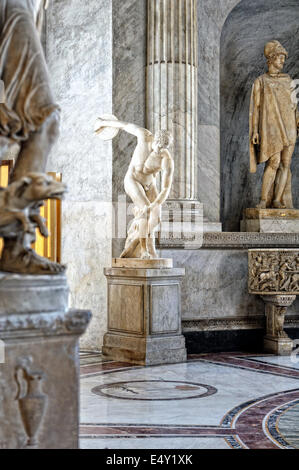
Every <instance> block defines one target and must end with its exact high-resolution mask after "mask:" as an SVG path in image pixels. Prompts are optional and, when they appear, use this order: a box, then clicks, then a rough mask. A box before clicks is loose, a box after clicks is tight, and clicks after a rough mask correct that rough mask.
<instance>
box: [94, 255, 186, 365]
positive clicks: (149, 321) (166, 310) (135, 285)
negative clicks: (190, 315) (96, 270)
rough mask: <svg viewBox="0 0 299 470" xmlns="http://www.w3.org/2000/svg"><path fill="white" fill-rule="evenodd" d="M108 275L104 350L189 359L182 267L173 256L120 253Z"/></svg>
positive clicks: (128, 358)
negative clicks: (131, 256) (183, 329)
mask: <svg viewBox="0 0 299 470" xmlns="http://www.w3.org/2000/svg"><path fill="white" fill-rule="evenodd" d="M104 272H105V275H106V277H107V280H108V332H107V333H106V334H105V336H104V346H103V354H105V355H107V356H109V357H110V358H112V359H114V360H118V361H124V362H131V363H134V364H141V365H154V364H164V363H177V362H184V361H186V348H185V338H184V337H183V335H182V332H181V294H180V281H181V279H182V277H183V276H184V275H185V270H184V269H182V268H173V267H172V260H170V259H160V260H141V259H115V260H113V263H112V268H106V269H105V271H104Z"/></svg>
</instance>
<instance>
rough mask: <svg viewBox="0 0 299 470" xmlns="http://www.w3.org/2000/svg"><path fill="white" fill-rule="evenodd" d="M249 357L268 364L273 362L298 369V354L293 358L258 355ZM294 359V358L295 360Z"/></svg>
mask: <svg viewBox="0 0 299 470" xmlns="http://www.w3.org/2000/svg"><path fill="white" fill-rule="evenodd" d="M298 354H299V352H298ZM251 359H253V360H257V361H262V362H266V363H268V364H275V365H278V366H281V367H291V369H299V355H297V356H296V357H294V358H293V359H292V357H289V356H259V357H258V358H256V357H252V358H251ZM294 359H295V360H296V362H295V360H294Z"/></svg>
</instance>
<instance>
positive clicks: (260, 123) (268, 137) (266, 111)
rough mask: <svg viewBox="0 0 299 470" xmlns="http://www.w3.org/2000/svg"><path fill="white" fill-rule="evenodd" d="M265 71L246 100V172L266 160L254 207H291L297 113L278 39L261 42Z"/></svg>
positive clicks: (297, 124)
mask: <svg viewBox="0 0 299 470" xmlns="http://www.w3.org/2000/svg"><path fill="white" fill-rule="evenodd" d="M264 53H265V57H266V59H267V61H268V68H269V70H268V73H266V74H264V75H261V76H260V77H259V78H257V79H256V81H255V83H254V85H253V90H252V95H251V103H250V172H251V173H255V172H256V169H257V164H258V163H264V162H266V167H265V171H264V176H263V185H262V194H261V200H260V203H259V204H258V206H257V208H259V209H266V208H267V207H269V208H275V209H284V208H289V209H291V208H293V202H292V189H291V178H292V175H291V170H290V166H291V160H292V156H293V153H294V149H295V144H296V139H297V129H298V127H299V115H298V111H297V105H296V104H295V103H294V102H293V100H292V92H293V89H292V79H291V77H290V76H289V75H287V74H284V73H282V70H283V67H284V64H285V60H286V58H287V57H288V53H287V51H286V50H285V49H284V47H283V46H282V45H281V44H280V43H279V42H278V41H270V42H268V43H267V44H266V46H265V50H264Z"/></svg>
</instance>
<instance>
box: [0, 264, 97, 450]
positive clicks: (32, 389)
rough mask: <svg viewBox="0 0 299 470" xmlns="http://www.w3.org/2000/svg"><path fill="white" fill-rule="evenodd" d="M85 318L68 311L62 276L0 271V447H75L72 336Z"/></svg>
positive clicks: (76, 383)
mask: <svg viewBox="0 0 299 470" xmlns="http://www.w3.org/2000/svg"><path fill="white" fill-rule="evenodd" d="M89 319H90V313H89V312H87V311H78V310H68V286H67V280H66V277H65V275H56V276H30V275H17V274H9V273H0V346H1V348H0V349H1V351H2V354H1V355H0V396H1V400H0V423H1V425H0V449H1V448H3V449H26V448H35V449H75V448H78V427H79V357H78V340H79V337H80V336H81V335H82V333H84V331H85V329H86V327H87V324H88V322H89Z"/></svg>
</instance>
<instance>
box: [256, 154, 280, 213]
mask: <svg viewBox="0 0 299 470" xmlns="http://www.w3.org/2000/svg"><path fill="white" fill-rule="evenodd" d="M280 159H281V154H280V153H276V154H275V155H273V156H272V157H270V158H269V160H268V161H267V163H266V168H265V172H264V177H263V185H262V195H261V201H260V203H259V204H258V205H257V208H259V209H266V205H267V199H268V195H269V192H270V190H271V187H272V185H273V184H274V181H275V177H276V174H277V170H278V168H279V165H280Z"/></svg>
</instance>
